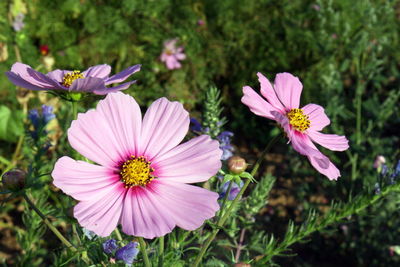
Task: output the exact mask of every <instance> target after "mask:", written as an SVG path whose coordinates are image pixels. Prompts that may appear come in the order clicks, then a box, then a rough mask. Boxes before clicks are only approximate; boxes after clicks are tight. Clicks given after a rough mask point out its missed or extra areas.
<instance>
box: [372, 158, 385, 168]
mask: <svg viewBox="0 0 400 267" xmlns="http://www.w3.org/2000/svg"><path fill="white" fill-rule="evenodd" d="M385 163H386V159H385V157H384V156H382V155H378V156H377V157H376V158H375V161H374V168H375V169H380V168H382V165H383V164H385Z"/></svg>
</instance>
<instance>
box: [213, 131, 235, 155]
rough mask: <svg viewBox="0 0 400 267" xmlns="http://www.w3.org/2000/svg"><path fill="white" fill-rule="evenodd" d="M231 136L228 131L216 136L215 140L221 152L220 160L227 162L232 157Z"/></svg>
mask: <svg viewBox="0 0 400 267" xmlns="http://www.w3.org/2000/svg"><path fill="white" fill-rule="evenodd" d="M232 136H233V133H232V132H229V131H224V132H222V133H220V134H219V135H218V136H217V140H218V141H219V143H220V145H219V148H220V149H221V150H222V156H221V160H227V159H229V158H230V157H232V155H233V150H234V149H233V146H232V145H231V139H232Z"/></svg>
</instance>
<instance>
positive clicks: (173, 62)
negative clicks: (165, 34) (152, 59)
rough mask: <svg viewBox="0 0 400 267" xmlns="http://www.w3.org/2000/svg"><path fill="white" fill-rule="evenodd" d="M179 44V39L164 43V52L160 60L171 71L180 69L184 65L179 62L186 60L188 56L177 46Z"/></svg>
mask: <svg viewBox="0 0 400 267" xmlns="http://www.w3.org/2000/svg"><path fill="white" fill-rule="evenodd" d="M177 42H178V39H172V40H168V41H166V42H165V43H164V50H163V52H162V54H161V57H160V60H161V61H162V62H164V63H165V65H166V66H167V68H168V69H169V70H173V69H180V68H181V67H182V65H181V63H180V62H179V61H181V60H184V59H185V58H186V55H185V54H184V53H183V47H182V46H179V47H177V46H176V43H177Z"/></svg>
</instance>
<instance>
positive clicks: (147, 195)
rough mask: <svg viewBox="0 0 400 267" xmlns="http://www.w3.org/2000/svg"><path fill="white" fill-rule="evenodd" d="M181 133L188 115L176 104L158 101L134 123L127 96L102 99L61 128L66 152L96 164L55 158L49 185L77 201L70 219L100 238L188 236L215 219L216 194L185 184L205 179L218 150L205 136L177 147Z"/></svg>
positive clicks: (216, 164) (136, 113)
mask: <svg viewBox="0 0 400 267" xmlns="http://www.w3.org/2000/svg"><path fill="white" fill-rule="evenodd" d="M188 128H189V115H188V112H187V111H185V109H184V108H183V106H182V104H180V103H178V102H170V101H168V100H167V99H166V98H160V99H158V100H157V101H155V102H154V103H153V104H152V105H151V106H150V108H149V109H148V110H147V112H146V114H145V115H144V117H143V120H142V117H141V112H140V108H139V105H138V104H137V103H136V101H135V100H134V99H133V98H132V97H131V96H129V95H125V94H123V93H120V92H116V93H110V94H108V95H107V97H106V98H105V100H102V101H100V102H99V104H98V105H97V108H96V109H95V110H89V111H88V112H86V113H84V114H79V115H78V119H77V120H75V121H73V122H72V125H71V128H70V129H69V130H68V140H69V142H70V144H71V146H72V147H73V148H74V149H75V150H77V151H78V152H79V153H81V154H82V155H83V156H85V157H86V158H88V159H89V160H91V161H93V162H95V163H97V165H96V164H91V163H88V162H85V161H76V160H74V159H72V158H69V157H62V158H60V159H59V160H58V161H57V162H56V164H55V167H54V170H53V172H52V176H53V179H54V182H53V183H54V185H55V186H57V187H59V188H61V189H62V190H63V191H64V192H65V193H66V194H68V195H70V196H72V197H73V198H75V199H76V200H78V201H80V202H79V203H78V204H77V205H76V206H75V208H74V216H75V217H76V218H77V219H78V221H79V223H80V224H81V225H82V226H83V227H85V228H87V229H89V230H92V231H93V232H95V233H96V234H98V235H100V236H108V235H109V234H110V233H111V232H112V231H113V230H114V229H115V227H116V226H117V225H118V224H121V225H122V230H123V231H124V232H125V233H126V234H129V235H134V236H141V237H145V238H154V237H157V236H163V235H165V234H166V233H169V232H171V231H172V229H173V228H174V227H175V226H176V225H178V226H179V227H182V228H183V229H186V230H194V229H196V228H198V227H200V226H201V225H202V224H203V222H204V220H206V219H209V218H211V217H213V216H214V215H215V212H216V211H217V210H218V209H219V206H218V203H217V199H218V194H217V193H215V192H211V191H208V190H206V189H203V188H201V187H198V186H192V185H188V183H198V182H204V181H206V180H208V179H209V178H210V177H211V176H213V175H214V174H215V173H216V172H217V171H218V170H219V169H220V167H221V162H220V158H221V154H222V152H221V150H220V149H219V144H218V142H217V141H215V140H212V139H211V138H210V137H209V136H207V135H201V136H198V137H196V138H193V139H191V140H190V141H187V142H185V143H183V144H179V143H180V142H181V141H182V140H183V138H184V137H185V135H186V133H187V131H188Z"/></svg>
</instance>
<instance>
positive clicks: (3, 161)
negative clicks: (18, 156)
mask: <svg viewBox="0 0 400 267" xmlns="http://www.w3.org/2000/svg"><path fill="white" fill-rule="evenodd" d="M0 162H1V163H3V164H5V165H10V164H11V161H9V160H8V159H6V158H5V157H3V156H0Z"/></svg>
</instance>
